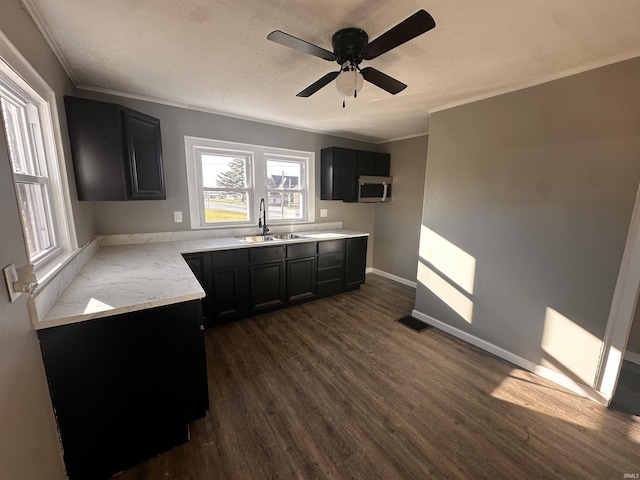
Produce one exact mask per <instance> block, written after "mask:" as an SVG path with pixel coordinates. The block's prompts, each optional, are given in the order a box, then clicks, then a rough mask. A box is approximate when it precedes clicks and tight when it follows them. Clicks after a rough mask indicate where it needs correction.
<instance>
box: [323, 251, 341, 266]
mask: <svg viewBox="0 0 640 480" xmlns="http://www.w3.org/2000/svg"><path fill="white" fill-rule="evenodd" d="M343 264H344V253H330V254H327V255H318V268H328V267H336V266H338V265H343Z"/></svg>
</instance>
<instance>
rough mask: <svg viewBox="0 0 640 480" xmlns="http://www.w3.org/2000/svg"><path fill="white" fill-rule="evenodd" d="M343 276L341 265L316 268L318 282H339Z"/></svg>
mask: <svg viewBox="0 0 640 480" xmlns="http://www.w3.org/2000/svg"><path fill="white" fill-rule="evenodd" d="M343 277H344V267H343V266H342V265H340V266H339V267H331V268H323V269H322V270H318V283H320V282H328V281H332V280H340V282H342V280H343Z"/></svg>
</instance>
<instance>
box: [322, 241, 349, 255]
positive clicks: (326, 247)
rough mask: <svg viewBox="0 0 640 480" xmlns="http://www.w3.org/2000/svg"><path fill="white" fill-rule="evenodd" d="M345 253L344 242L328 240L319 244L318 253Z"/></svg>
mask: <svg viewBox="0 0 640 480" xmlns="http://www.w3.org/2000/svg"><path fill="white" fill-rule="evenodd" d="M335 252H344V240H342V239H340V240H327V241H324V242H318V253H319V254H322V253H335Z"/></svg>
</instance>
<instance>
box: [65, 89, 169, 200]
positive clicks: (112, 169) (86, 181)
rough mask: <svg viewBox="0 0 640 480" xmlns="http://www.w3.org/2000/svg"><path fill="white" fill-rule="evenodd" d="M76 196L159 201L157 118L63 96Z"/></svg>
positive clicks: (162, 196) (161, 183) (162, 195)
mask: <svg viewBox="0 0 640 480" xmlns="http://www.w3.org/2000/svg"><path fill="white" fill-rule="evenodd" d="M65 108H66V112H67V123H68V126H69V138H70V140H71V153H72V156H73V167H74V171H75V176H76V186H77V190H78V199H79V200H116V201H117V200H163V199H165V198H166V194H165V188H164V173H163V168H162V142H161V137H160V121H159V120H158V119H157V118H154V117H151V116H149V115H145V114H144V113H140V112H137V111H135V110H131V109H129V108H125V107H123V106H121V105H117V104H114V103H106V102H99V101H96V100H88V99H84V98H78V97H69V96H67V97H65Z"/></svg>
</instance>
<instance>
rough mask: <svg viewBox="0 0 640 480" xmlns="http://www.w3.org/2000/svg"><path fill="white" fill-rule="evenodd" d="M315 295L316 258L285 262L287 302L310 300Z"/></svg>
mask: <svg viewBox="0 0 640 480" xmlns="http://www.w3.org/2000/svg"><path fill="white" fill-rule="evenodd" d="M315 294H316V257H315V256H313V257H307V258H297V259H295V260H287V301H288V302H293V301H295V300H302V299H303V298H311V297H314V296H315Z"/></svg>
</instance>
